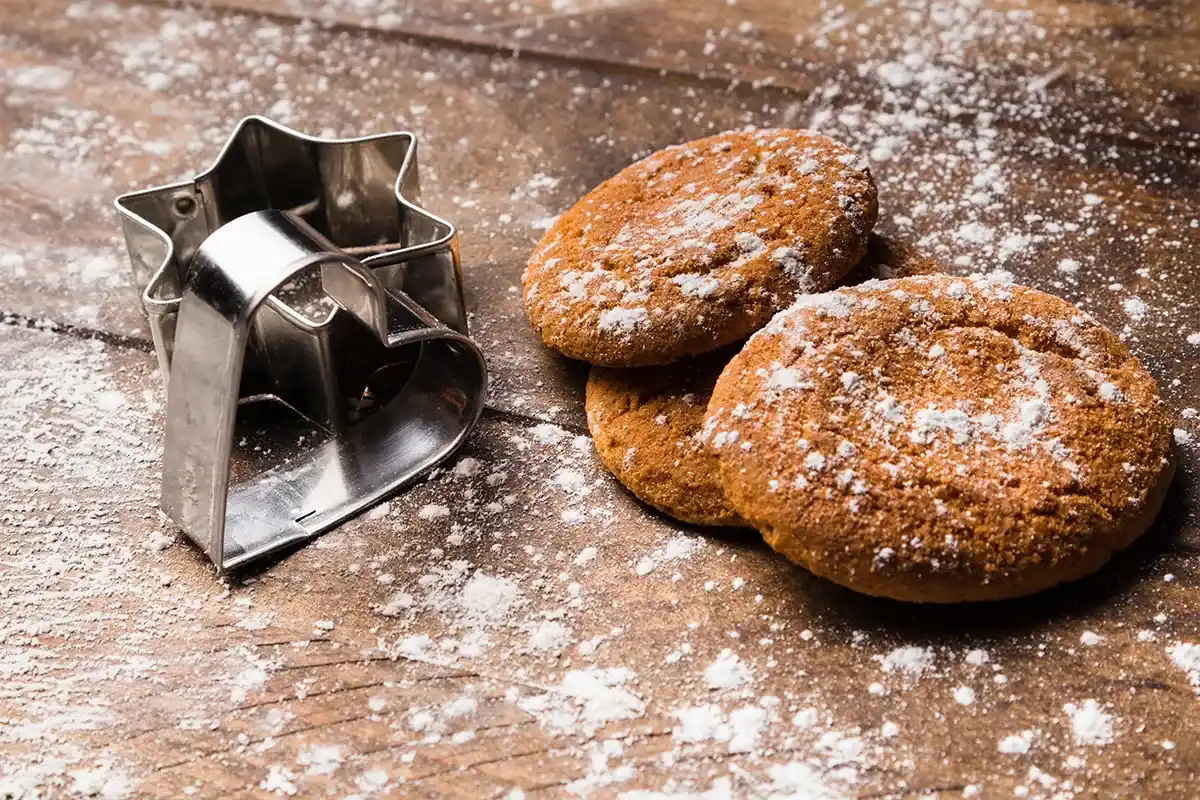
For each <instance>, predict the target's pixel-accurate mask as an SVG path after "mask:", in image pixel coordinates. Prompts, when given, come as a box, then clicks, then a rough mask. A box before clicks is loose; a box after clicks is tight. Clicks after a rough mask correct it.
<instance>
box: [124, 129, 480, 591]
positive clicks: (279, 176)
mask: <svg viewBox="0 0 1200 800" xmlns="http://www.w3.org/2000/svg"><path fill="white" fill-rule="evenodd" d="M416 194H417V166H416V139H415V137H414V136H413V135H412V134H408V133H395V134H387V135H383V136H372V137H366V138H361V139H349V140H346V139H318V138H313V137H308V136H304V135H302V134H299V133H296V132H294V131H291V130H289V129H287V128H284V127H282V126H280V125H277V124H275V123H273V122H271V121H269V120H266V119H263V118H261V117H248V118H247V119H245V120H243V121H242V122H241V123H240V124H239V126H238V128H237V130H236V131H235V133H234V134H233V136H232V137H231V138H230V140H229V142H228V144H226V146H225V148H224V150H223V151H222V153H221V155H220V157H219V158H218V159H217V161H216V163H215V164H214V165H213V166H212V167H211V168H210V169H209V170H207V171H206V172H204V173H201V174H200V175H198V176H197V177H196V178H194V179H192V180H190V181H185V182H181V183H176V184H172V185H169V186H163V187H159V188H155V189H150V190H147V191H141V192H133V193H130V194H126V195H123V196H121V197H119V198H117V201H116V205H117V209H118V211H119V212H120V214H121V219H122V225H123V228H124V233H125V239H126V243H127V245H128V248H129V254H130V258H131V261H132V262H133V272H134V277H135V280H136V282H137V286H138V289H139V291H140V292H141V301H142V306H143V309H144V310H145V312H146V316H147V318H148V320H149V322H150V327H151V333H152V335H153V338H154V346H155V351H156V352H157V354H158V359H159V364H160V366H161V367H162V371H163V374H164V375H165V376H168V377H167V387H168V392H167V424H166V444H165V449H164V454H163V486H162V507H163V510H164V511H166V512H167V514H169V515H170V516H171V518H172V519H173V520H175V522H176V523H177V524H179V526H180V527H181V528H183V530H184V531H185V532H186V533H187V534H188V536H190V537H191V538H192V540H193V541H195V542H196V544H198V545H199V546H200V547H201V548H202V549H203V550H204V551H205V553H206V554H208V556H209V558H211V559H212V561H213V563H215V564H216V565H217V568H218V570H226V569H231V568H233V567H236V566H238V565H240V564H243V563H245V562H247V561H249V560H251V559H254V558H257V557H259V556H262V555H265V554H267V553H269V552H272V551H275V550H278V549H280V548H281V547H285V546H287V545H289V544H291V543H293V542H296V541H298V540H302V539H307V538H310V537H312V536H316V535H317V534H320V533H322V532H324V531H326V530H329V529H330V528H332V527H334V526H336V525H338V524H339V523H341V522H343V521H344V520H346V519H347V518H349V517H351V516H353V515H354V514H356V513H358V512H360V511H361V510H363V509H364V508H366V507H368V506H370V505H372V504H373V503H375V502H377V501H379V500H380V499H381V498H383V497H384V496H386V495H387V494H389V493H390V492H392V491H394V490H395V489H396V488H398V487H399V486H401V485H403V484H405V483H406V482H408V481H411V480H412V479H413V478H415V477H416V476H417V475H419V474H420V473H421V472H422V471H424V470H425V469H427V468H429V467H431V466H433V465H434V464H436V463H438V462H440V461H441V460H443V459H444V458H446V457H447V456H449V455H450V454H451V453H453V452H454V451H455V450H456V449H457V448H458V446H459V445H460V444H461V443H462V441H463V439H464V438H465V437H466V436H467V434H468V433H469V432H470V430H471V429H472V428H473V427H474V425H475V423H476V422H477V421H478V418H479V414H480V412H481V411H482V408H483V399H484V393H485V388H486V385H487V371H486V367H485V365H484V361H483V356H482V354H481V353H480V352H479V349H478V348H477V347H476V345H475V344H474V343H473V342H472V341H471V340H470V339H469V338H467V335H466V334H467V321H466V320H467V318H466V309H465V305H464V303H463V296H462V284H461V275H460V271H459V256H458V240H457V232H456V231H455V229H454V227H453V226H452V225H451V224H450V223H448V222H446V221H444V220H442V219H439V218H438V217H435V216H433V215H432V214H429V213H428V212H426V211H424V210H422V209H420V208H419V207H418V206H416V205H414V204H413V202H411V200H415V198H416ZM314 275H316V276H318V277H319V279H320V289H321V291H320V292H318V293H316V301H317V302H316V303H315V304H312V305H313V307H312V308H308V309H301V308H297V307H296V304H295V303H292V302H290V300H285V295H284V292H285V291H286V290H288V289H292V288H294V286H295V284H296V283H297V282H303V280H304V279H305V278H306V277H312V276H314ZM381 375H383V376H387V378H388V382H390V383H392V384H394V386H393V390H392V391H389V392H387V393H386V395H384V396H381V397H377V398H376V400H377V401H378V407H377V408H376V409H374V413H373V414H370V415H369V416H366V417H365V418H360V417H361V410H362V409H361V404H360V401H361V398H362V397H363V396H364V394H366V395H367V396H370V395H371V389H370V387H371V386H372V385H373V383H374V380H373V379H375V378H377V377H378V376H381ZM398 377H399V378H401V379H403V380H398ZM261 398H269V399H272V400H275V401H278V402H281V403H283V404H285V405H287V406H290V407H291V408H292V409H294V410H295V411H296V412H298V413H299V414H301V415H302V416H304V417H305V418H307V419H308V420H309V421H311V422H312V423H314V424H316V425H319V426H321V427H323V428H325V429H326V430H327V431H328V432H329V433H330V434H332V435H331V437H330V438H329V439H328V440H327V441H325V442H324V443H323V444H321V445H320V446H318V447H316V448H313V449H310V450H309V451H308V452H306V453H304V454H302V455H300V456H297V457H295V458H293V459H291V460H288V461H286V462H284V463H281V464H278V465H276V466H273V467H272V468H270V469H268V470H267V471H266V472H263V473H262V474H260V475H258V476H257V477H255V478H253V479H251V480H247V481H245V482H243V483H239V484H236V485H233V486H230V459H231V456H232V454H233V431H234V422H235V418H236V415H237V408H238V404H239V402H249V401H252V400H257V399H261Z"/></svg>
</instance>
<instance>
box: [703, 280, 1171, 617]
mask: <svg viewBox="0 0 1200 800" xmlns="http://www.w3.org/2000/svg"><path fill="white" fill-rule="evenodd" d="M1169 419H1170V418H1169V415H1168V413H1167V411H1166V410H1165V408H1164V406H1163V404H1162V401H1161V400H1160V399H1159V396H1158V391H1157V388H1156V386H1155V383H1154V380H1153V378H1151V377H1150V375H1149V374H1148V373H1147V372H1146V370H1145V368H1144V367H1143V366H1142V365H1141V364H1140V363H1139V362H1138V360H1137V359H1136V358H1134V357H1133V355H1131V354H1130V352H1129V350H1128V349H1127V348H1126V347H1125V346H1124V345H1123V344H1122V343H1121V342H1120V341H1119V340H1118V339H1117V337H1116V336H1115V335H1113V333H1112V332H1110V331H1108V330H1107V329H1105V328H1104V327H1102V326H1101V325H1100V324H1098V323H1097V322H1095V321H1094V320H1093V319H1091V318H1090V317H1088V316H1087V315H1086V314H1084V313H1083V312H1082V311H1079V310H1078V309H1076V308H1075V307H1074V306H1072V305H1070V304H1069V303H1067V302H1066V301H1064V300H1060V299H1058V298H1056V297H1052V296H1050V295H1047V294H1043V293H1042V292H1039V291H1036V290H1034V289H1029V288H1026V287H1023V286H1016V285H1013V284H1011V283H1009V282H1007V280H1006V276H1005V275H1004V274H1003V273H993V274H992V275H989V276H979V275H976V276H972V277H970V278H956V277H951V276H944V275H936V276H922V277H913V278H901V279H898V280H891V281H870V282H867V283H864V284H861V285H859V286H854V287H848V288H844V289H839V290H837V291H835V292H829V293H827V294H823V295H812V296H809V297H804V298H801V299H800V300H799V301H798V302H797V303H796V304H795V305H794V306H793V307H792V308H790V309H788V310H787V311H785V312H783V313H781V314H779V315H778V316H777V317H776V318H775V319H774V320H772V322H771V324H770V325H768V326H767V327H766V328H764V329H763V330H762V331H760V332H759V333H758V334H756V335H755V336H754V337H753V338H751V340H750V341H749V342H748V343H747V345H746V347H745V348H744V349H743V350H742V352H741V353H739V354H738V355H737V356H736V357H735V358H734V359H733V361H731V362H730V364H729V366H728V367H726V369H725V371H724V372H723V373H722V375H721V377H720V379H719V380H718V382H717V386H716V389H715V390H714V392H713V397H712V400H711V401H710V403H709V409H708V416H707V419H706V421H705V430H704V434H703V437H704V438H705V439H706V441H708V442H709V443H710V444H711V445H712V446H714V447H715V448H716V449H717V452H718V453H719V456H720V465H721V467H720V475H721V483H722V487H723V488H724V491H725V496H726V497H727V498H728V500H729V502H730V504H731V505H732V506H733V508H734V509H735V510H736V511H737V512H738V513H740V514H741V515H742V516H743V517H744V518H746V519H747V520H748V521H749V522H750V523H751V524H753V525H754V526H755V527H757V528H758V529H759V530H760V531H762V533H763V536H764V537H765V538H766V540H767V542H768V543H770V545H771V546H772V547H774V548H775V549H776V550H778V551H779V552H780V553H782V554H784V555H785V556H787V557H788V558H789V559H791V560H792V561H795V562H796V563H798V564H802V565H803V566H805V567H808V568H809V569H810V570H812V571H813V572H815V573H816V574H818V575H822V576H824V577H826V578H829V579H830V580H833V581H836V582H837V583H840V584H842V585H845V586H848V587H850V588H852V589H856V590H858V591H861V592H866V593H867V594H873V595H881V596H884V597H893V598H897V599H901V600H913V601H926V602H939V603H949V602H958V601H966V600H994V599H999V598H1006V597H1016V596H1020V595H1026V594H1030V593H1032V592H1036V591H1038V590H1040V589H1044V588H1046V587H1048V586H1052V585H1054V584H1056V583H1059V582H1061V581H1067V580H1071V579H1074V578H1079V577H1081V576H1083V575H1087V574H1089V573H1091V572H1093V571H1095V570H1096V569H1098V568H1099V567H1100V566H1101V565H1102V564H1104V563H1105V562H1106V561H1108V559H1109V558H1110V557H1111V556H1112V555H1113V553H1115V552H1116V551H1118V550H1121V549H1122V548H1124V547H1125V546H1127V545H1128V544H1129V543H1130V542H1132V541H1133V540H1134V539H1136V538H1137V537H1138V536H1140V535H1141V534H1142V533H1143V532H1145V530H1146V529H1147V527H1148V526H1149V525H1150V523H1151V521H1152V520H1153V519H1154V516H1155V515H1156V514H1157V512H1158V509H1159V507H1160V506H1161V504H1162V501H1163V496H1164V493H1165V491H1166V487H1167V485H1168V484H1169V482H1170V479H1171V475H1172V471H1173V461H1172V458H1171V428H1170V424H1169Z"/></svg>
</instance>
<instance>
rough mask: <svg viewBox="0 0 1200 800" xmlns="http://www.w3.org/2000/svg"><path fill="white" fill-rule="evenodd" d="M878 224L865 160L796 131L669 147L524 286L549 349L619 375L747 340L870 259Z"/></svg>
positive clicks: (618, 180)
mask: <svg viewBox="0 0 1200 800" xmlns="http://www.w3.org/2000/svg"><path fill="white" fill-rule="evenodd" d="M876 213H877V203H876V193H875V184H874V181H873V180H872V178H871V173H870V170H869V168H868V166H867V163H866V160H865V159H863V158H862V157H860V156H858V155H857V154H855V153H854V152H853V151H851V150H850V149H848V148H847V147H845V146H844V145H842V144H839V143H838V142H835V141H834V140H832V139H830V138H828V137H825V136H818V135H816V134H812V133H808V132H805V131H794V130H782V129H781V130H758V131H749V132H735V133H724V134H720V135H717V136H711V137H708V138H706V139H699V140H697V141H693V142H688V143H687V144H682V145H677V146H675V147H669V148H667V149H666V150H662V151H659V152H657V153H655V154H654V155H651V156H649V157H648V158H646V159H644V160H642V161H639V162H637V163H635V164H633V165H631V166H629V167H627V168H626V169H624V170H622V171H621V172H620V173H618V174H617V175H615V176H614V177H612V178H610V179H608V180H607V181H605V182H604V183H602V184H600V185H599V186H597V187H596V188H595V189H593V190H592V191H591V192H589V193H588V194H587V195H586V196H585V197H584V198H583V199H582V200H580V201H579V202H578V203H576V204H575V206H574V207H572V208H571V209H570V210H568V211H567V212H566V213H564V214H563V215H562V216H561V217H559V219H558V220H557V221H556V222H555V223H554V225H553V226H551V228H550V230H549V231H547V233H546V236H545V238H544V239H543V240H542V242H541V244H540V245H538V247H537V249H536V250H535V251H534V253H533V256H532V257H531V258H530V259H529V264H528V266H527V268H526V270H525V273H524V275H523V277H522V289H523V295H522V296H523V299H524V303H525V310H526V313H527V314H528V316H529V319H530V322H532V324H533V326H534V328H536V329H537V331H538V333H540V334H541V336H542V339H543V341H545V343H546V344H548V345H549V346H551V347H553V348H555V349H557V350H559V351H560V352H562V353H564V354H565V355H567V356H570V357H572V358H578V359H582V360H584V361H589V362H591V363H593V364H599V365H602V366H611V367H634V366H649V365H661V364H669V363H672V362H675V361H678V360H679V359H681V358H684V357H686V356H694V355H698V354H702V353H707V352H709V351H711V350H715V349H717V348H719V347H721V346H723V345H727V344H731V343H733V342H737V341H740V340H742V339H744V338H746V337H747V336H749V335H750V334H751V333H753V332H754V331H756V330H758V329H759V328H760V327H762V326H763V325H765V324H766V323H767V322H768V321H769V320H770V319H771V316H772V315H774V314H775V313H776V312H777V311H779V310H780V309H783V308H786V307H787V306H788V305H790V304H791V303H792V302H793V301H794V300H795V299H796V298H797V297H798V296H800V295H802V294H805V293H808V292H821V291H825V290H826V289H829V288H830V287H832V286H834V285H835V284H837V282H838V281H839V280H840V279H841V278H842V277H843V276H844V275H845V274H846V273H847V272H848V271H849V270H850V269H851V267H853V266H854V265H855V264H856V263H858V262H859V260H860V259H861V258H862V257H863V254H864V253H865V252H866V247H867V237H868V235H869V234H870V232H871V228H872V226H873V225H874V224H875V217H876Z"/></svg>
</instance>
